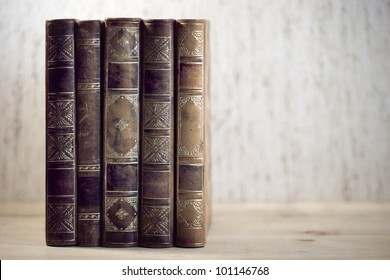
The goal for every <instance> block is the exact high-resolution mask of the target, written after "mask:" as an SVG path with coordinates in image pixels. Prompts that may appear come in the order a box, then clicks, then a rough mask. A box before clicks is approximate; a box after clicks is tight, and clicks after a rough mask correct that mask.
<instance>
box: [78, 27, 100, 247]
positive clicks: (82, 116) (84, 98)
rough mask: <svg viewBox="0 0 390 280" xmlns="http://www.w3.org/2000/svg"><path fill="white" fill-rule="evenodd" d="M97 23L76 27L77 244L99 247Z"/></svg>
mask: <svg viewBox="0 0 390 280" xmlns="http://www.w3.org/2000/svg"><path fill="white" fill-rule="evenodd" d="M102 30H103V29H102V22H101V21H100V20H89V21H78V22H77V25H76V124H77V125H76V150H77V244H78V245H79V246H99V245H100V244H101V216H100V215H101V214H100V212H101V193H102V180H101V177H102V176H101V168H100V166H101V103H102V102H101V99H102V94H101V92H102V90H101V74H100V73H101V67H100V65H101V49H102V48H101V35H102Z"/></svg>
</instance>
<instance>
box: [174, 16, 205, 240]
mask: <svg viewBox="0 0 390 280" xmlns="http://www.w3.org/2000/svg"><path fill="white" fill-rule="evenodd" d="M176 30H177V32H176V33H177V39H176V56H177V70H178V73H177V76H176V79H177V83H176V86H177V87H176V90H177V93H176V94H177V102H176V117H177V125H176V128H177V130H176V131H177V134H176V137H177V141H176V157H177V159H176V176H177V177H176V184H177V185H176V188H177V189H176V239H175V244H176V245H177V246H181V247H202V246H204V245H205V242H206V233H207V226H208V221H209V206H210V200H209V197H210V194H209V153H208V150H209V143H208V133H207V132H208V122H207V118H208V116H207V112H208V50H207V43H208V42H207V41H208V40H207V34H208V32H207V21H205V20H178V21H177V26H176Z"/></svg>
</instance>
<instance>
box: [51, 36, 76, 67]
mask: <svg viewBox="0 0 390 280" xmlns="http://www.w3.org/2000/svg"><path fill="white" fill-rule="evenodd" d="M47 40H48V42H47V44H48V47H47V60H48V62H55V61H72V60H73V49H74V47H73V36H72V35H64V36H48V37H47Z"/></svg>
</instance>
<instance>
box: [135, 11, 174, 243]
mask: <svg viewBox="0 0 390 280" xmlns="http://www.w3.org/2000/svg"><path fill="white" fill-rule="evenodd" d="M174 27H175V21H174V20H170V19H167V20H163V19H162V20H144V21H143V25H142V36H143V37H142V38H143V52H142V64H143V68H142V74H143V92H142V122H141V124H142V125H141V146H142V149H141V162H142V173H141V201H140V245H141V246H144V247H171V246H172V245H173V234H174V232H173V226H174V220H173V214H174V78H173V77H174V67H175V65H174V50H173V48H174V40H175V38H174Z"/></svg>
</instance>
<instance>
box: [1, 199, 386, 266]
mask: <svg viewBox="0 0 390 280" xmlns="http://www.w3.org/2000/svg"><path fill="white" fill-rule="evenodd" d="M389 217H390V204H367V203H366V204H356V203H355V204H345V203H344V204H263V205H258V204H234V205H231V204H217V205H215V207H214V211H213V223H212V226H211V228H210V232H209V237H208V243H207V244H206V247H204V248H197V249H184V248H167V249H159V250H156V249H148V248H140V247H135V248H102V247H97V248H82V247H66V248H65V247H62V248H61V247H48V246H46V245H45V240H44V238H45V231H44V225H45V223H44V207H43V206H42V205H41V204H30V205H27V204H4V205H0V259H2V260H4V259H390V224H389V223H388V218H389ZM238 229H239V230H238Z"/></svg>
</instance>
